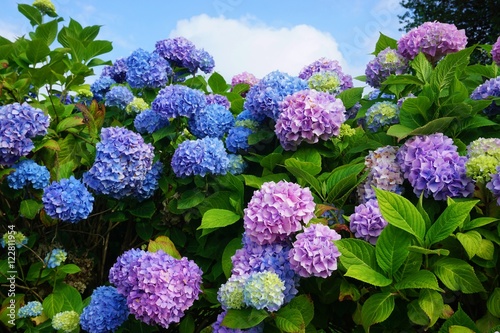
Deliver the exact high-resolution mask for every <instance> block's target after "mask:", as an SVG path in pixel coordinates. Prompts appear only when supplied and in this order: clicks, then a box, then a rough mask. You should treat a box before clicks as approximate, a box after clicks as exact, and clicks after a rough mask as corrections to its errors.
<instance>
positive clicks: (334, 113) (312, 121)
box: [274, 90, 346, 150]
mask: <svg viewBox="0 0 500 333" xmlns="http://www.w3.org/2000/svg"><path fill="white" fill-rule="evenodd" d="M345 120H346V118H345V107H344V104H343V103H342V101H341V100H340V99H336V98H335V97H334V96H333V95H331V94H328V93H325V92H319V91H316V90H303V91H299V92H296V93H294V94H292V95H289V96H287V97H285V99H284V100H283V102H282V103H281V112H280V114H279V116H278V120H277V121H276V125H275V129H274V131H275V133H276V136H277V137H278V139H279V140H280V143H281V146H282V147H283V148H284V149H285V150H296V149H297V147H298V146H299V145H300V144H301V143H302V142H307V143H311V144H313V143H317V142H318V141H319V140H320V139H321V140H324V141H326V140H328V139H330V138H331V137H333V136H338V135H339V130H340V126H341V125H342V123H343V122H344V121H345Z"/></svg>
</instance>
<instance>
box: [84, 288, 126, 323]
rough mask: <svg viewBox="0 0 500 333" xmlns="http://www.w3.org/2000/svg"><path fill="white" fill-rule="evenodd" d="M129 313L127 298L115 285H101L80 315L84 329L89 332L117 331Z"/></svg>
mask: <svg viewBox="0 0 500 333" xmlns="http://www.w3.org/2000/svg"><path fill="white" fill-rule="evenodd" d="M128 315H129V310H128V307H127V299H126V298H125V296H123V295H122V294H120V293H119V292H118V291H117V290H116V288H115V287H111V286H101V287H98V288H96V289H95V290H94V291H93V292H92V295H91V296H90V303H89V305H87V306H86V307H85V308H84V309H83V312H82V314H81V316H80V325H81V327H82V329H84V330H85V331H87V332H89V333H111V332H115V331H116V330H117V329H118V328H119V327H120V326H121V325H122V324H123V323H124V322H125V321H126V320H127V317H128Z"/></svg>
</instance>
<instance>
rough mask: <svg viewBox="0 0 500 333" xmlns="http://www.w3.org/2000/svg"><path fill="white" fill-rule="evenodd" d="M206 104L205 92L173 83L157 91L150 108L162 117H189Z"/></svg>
mask: <svg viewBox="0 0 500 333" xmlns="http://www.w3.org/2000/svg"><path fill="white" fill-rule="evenodd" d="M206 105H207V101H206V98H205V94H204V93H203V92H201V91H199V90H196V89H192V88H189V87H186V86H182V85H178V84H174V85H169V86H166V87H165V88H163V89H161V90H160V91H159V92H158V95H157V96H156V98H155V99H154V101H153V103H151V108H152V109H153V110H154V111H156V112H158V113H159V114H160V115H161V116H162V117H164V118H175V117H179V116H185V117H191V116H193V115H195V114H197V113H198V112H199V111H200V110H202V109H203V108H204V107H205V106H206Z"/></svg>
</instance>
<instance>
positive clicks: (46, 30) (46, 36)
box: [35, 20, 58, 46]
mask: <svg viewBox="0 0 500 333" xmlns="http://www.w3.org/2000/svg"><path fill="white" fill-rule="evenodd" d="M57 28H58V27H57V20H52V21H49V22H47V23H43V24H40V25H39V26H38V27H37V28H36V30H35V38H36V39H40V40H42V41H44V43H45V44H46V45H47V46H49V45H50V44H52V43H53V42H54V41H55V40H56V36H57Z"/></svg>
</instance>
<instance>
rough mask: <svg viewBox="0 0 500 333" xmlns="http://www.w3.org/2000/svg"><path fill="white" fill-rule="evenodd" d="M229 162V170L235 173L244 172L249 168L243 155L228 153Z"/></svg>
mask: <svg viewBox="0 0 500 333" xmlns="http://www.w3.org/2000/svg"><path fill="white" fill-rule="evenodd" d="M227 157H228V158H229V163H228V166H227V172H229V173H230V174H233V175H239V174H242V173H243V172H244V171H245V169H246V168H247V163H246V162H245V160H244V159H243V157H242V156H241V155H236V154H228V155H227Z"/></svg>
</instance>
